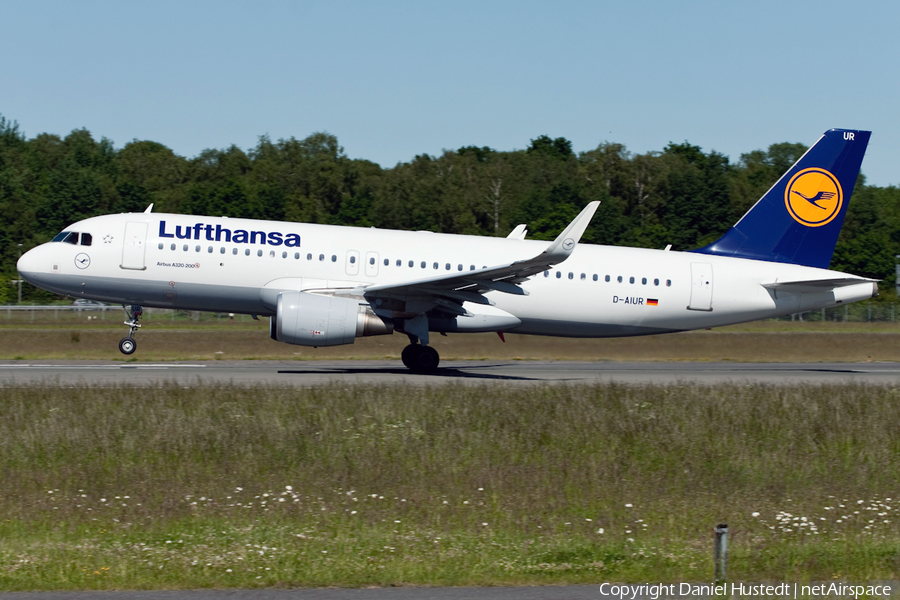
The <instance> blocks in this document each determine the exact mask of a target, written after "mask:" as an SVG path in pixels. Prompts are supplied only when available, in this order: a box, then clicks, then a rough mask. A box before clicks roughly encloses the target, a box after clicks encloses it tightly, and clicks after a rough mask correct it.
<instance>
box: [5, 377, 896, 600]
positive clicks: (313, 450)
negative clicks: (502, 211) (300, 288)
mask: <svg viewBox="0 0 900 600" xmlns="http://www.w3.org/2000/svg"><path fill="white" fill-rule="evenodd" d="M898 405H900V390H898V389H895V388H892V387H884V386H866V385H795V386H778V387H775V386H767V385H737V384H733V385H717V386H714V387H712V386H703V385H668V386H623V385H616V384H593V385H572V386H564V385H545V386H534V387H529V388H527V389H523V388H521V387H518V386H506V385H503V384H495V385H486V386H482V387H478V386H471V385H467V386H457V385H445V386H439V387H419V386H416V387H412V386H404V385H391V386H375V387H373V386H362V385H341V384H331V385H327V386H319V387H314V388H309V389H301V390H297V389H287V388H281V387H274V386H272V387H261V388H255V389H249V388H246V387H233V386H224V385H223V386H213V385H197V386H188V387H181V386H177V385H164V386H160V387H156V388H152V387H149V388H148V387H102V388H101V387H76V388H71V389H59V388H55V387H43V386H40V385H7V386H6V387H3V388H2V389H0V411H2V415H3V418H2V419H0V477H2V481H0V589H2V590H45V589H46V590H49V589H110V588H146V589H151V588H197V587H211V586H222V587H255V586H368V585H475V584H479V585H494V584H498V585H499V584H504V585H506V584H511V585H515V584H551V583H576V582H581V583H587V582H600V581H632V582H647V581H663V582H674V581H700V582H703V581H706V582H708V581H710V580H711V578H712V576H713V565H712V544H713V528H714V526H715V525H716V524H718V523H727V524H728V525H729V527H730V531H731V541H730V558H729V577H730V578H731V579H732V580H735V581H739V580H742V581H748V580H752V581H761V580H775V581H786V580H788V581H797V580H801V581H806V580H831V579H835V578H836V579H843V580H848V581H855V582H860V581H871V580H884V579H897V578H900V518H898V513H900V436H898V431H900V410H898Z"/></svg>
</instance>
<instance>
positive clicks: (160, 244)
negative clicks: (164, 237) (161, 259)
mask: <svg viewBox="0 0 900 600" xmlns="http://www.w3.org/2000/svg"><path fill="white" fill-rule="evenodd" d="M164 245H165V244H163V243H162V242H160V243H159V249H160V250H162V249H163V246H164Z"/></svg>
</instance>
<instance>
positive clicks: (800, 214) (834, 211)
mask: <svg viewBox="0 0 900 600" xmlns="http://www.w3.org/2000/svg"><path fill="white" fill-rule="evenodd" d="M870 135H871V132H870V131H856V130H852V129H832V130H830V131H826V132H825V134H824V135H823V136H822V137H821V138H819V141H817V142H816V143H815V144H813V146H812V147H811V148H810V149H809V150H807V151H806V153H805V154H804V155H803V156H801V157H800V159H799V160H798V161H797V162H796V163H794V166H792V167H791V168H790V169H788V171H787V173H785V174H784V175H783V176H782V177H781V179H779V180H778V182H777V183H776V184H775V185H773V186H772V187H771V188H770V189H769V191H768V192H766V193H765V194H764V195H763V197H762V198H760V199H759V201H758V202H757V203H756V204H754V205H753V208H751V209H750V210H749V211H747V214H745V215H744V216H743V217H741V220H740V221H738V222H737V223H736V224H735V225H734V226H733V227H731V228H730V229H729V230H728V231H727V232H726V233H725V235H723V236H722V237H721V238H719V239H718V240H717V241H715V242H713V243H712V244H710V245H708V246H704V247H703V248H699V249H697V250H694V252H698V253H700V254H716V255H719V256H732V257H735V258H750V259H754V260H766V261H771V262H782V263H792V264H797V265H805V266H808V267H819V268H822V269H827V268H828V265H829V263H831V256H832V254H834V247H835V244H837V238H838V234H839V233H840V232H841V225H842V224H843V223H844V215H845V214H846V213H847V205H848V204H849V202H850V195H851V194H852V193H853V186H854V185H855V184H856V178H857V175H859V167H860V165H861V164H862V159H863V156H864V155H865V153H866V146H867V145H868V143H869V136H870Z"/></svg>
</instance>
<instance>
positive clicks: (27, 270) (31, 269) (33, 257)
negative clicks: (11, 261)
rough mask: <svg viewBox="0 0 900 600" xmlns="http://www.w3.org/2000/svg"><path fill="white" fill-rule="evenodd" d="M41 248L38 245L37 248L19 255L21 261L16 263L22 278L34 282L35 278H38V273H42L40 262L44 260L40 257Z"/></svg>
mask: <svg viewBox="0 0 900 600" xmlns="http://www.w3.org/2000/svg"><path fill="white" fill-rule="evenodd" d="M40 254H41V248H40V246H38V247H37V248H32V249H31V250H29V251H28V252H26V253H25V254H23V255H22V256H20V257H19V262H17V263H16V269H18V271H19V275H21V276H22V279H24V280H25V281H28V282H29V283H34V279H36V277H37V275H38V273H40V271H41V268H40V263H41V262H42V261H41V259H40V256H39V255H40Z"/></svg>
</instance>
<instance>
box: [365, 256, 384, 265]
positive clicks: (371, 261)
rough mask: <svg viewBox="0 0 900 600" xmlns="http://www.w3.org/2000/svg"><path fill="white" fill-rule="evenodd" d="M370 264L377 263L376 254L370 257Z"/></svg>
mask: <svg viewBox="0 0 900 600" xmlns="http://www.w3.org/2000/svg"><path fill="white" fill-rule="evenodd" d="M385 262H387V261H385ZM369 264H370V265H374V264H375V257H374V256H371V257H369Z"/></svg>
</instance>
